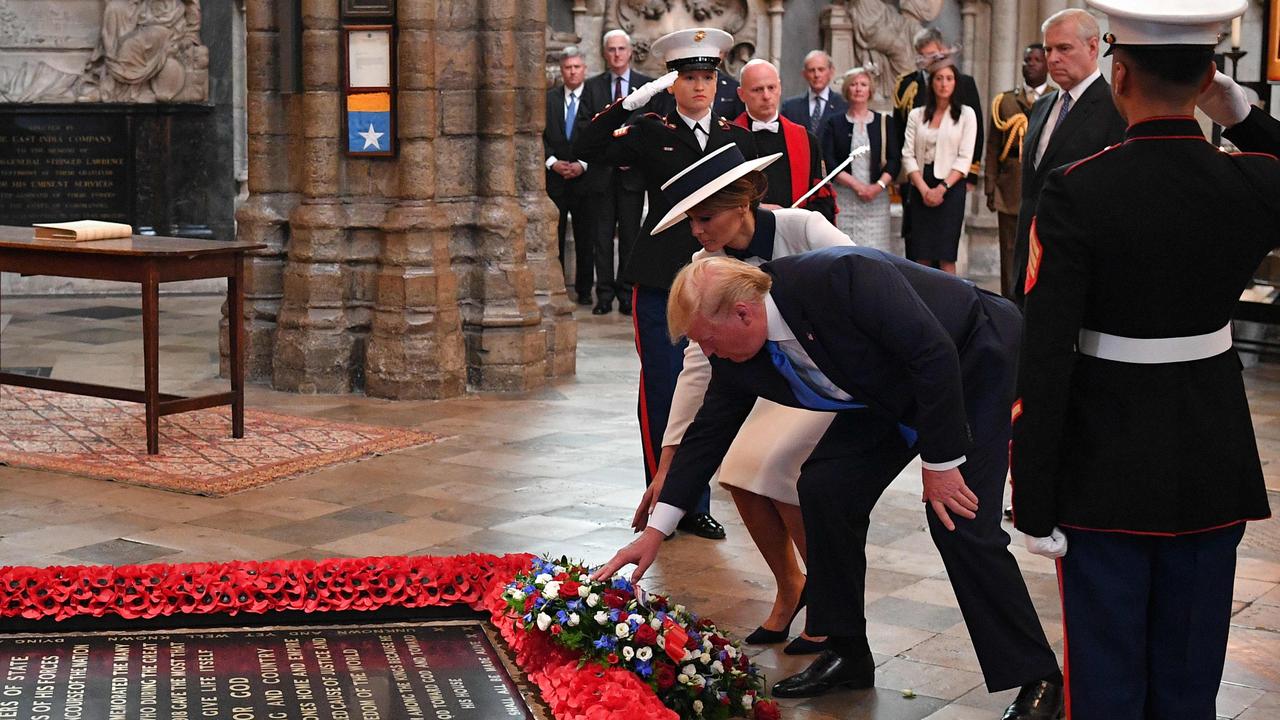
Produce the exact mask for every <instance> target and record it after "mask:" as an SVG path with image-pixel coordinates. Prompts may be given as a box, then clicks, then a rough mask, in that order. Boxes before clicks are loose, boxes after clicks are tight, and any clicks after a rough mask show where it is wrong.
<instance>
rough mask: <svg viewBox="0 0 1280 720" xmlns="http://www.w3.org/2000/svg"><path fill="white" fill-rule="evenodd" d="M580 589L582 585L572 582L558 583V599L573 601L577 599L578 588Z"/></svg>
mask: <svg viewBox="0 0 1280 720" xmlns="http://www.w3.org/2000/svg"><path fill="white" fill-rule="evenodd" d="M580 587H582V583H580V582H577V581H574V580H565V581H564V582H562V583H560V597H562V598H564V599H565V600H574V599H576V598H577V597H578V588H580Z"/></svg>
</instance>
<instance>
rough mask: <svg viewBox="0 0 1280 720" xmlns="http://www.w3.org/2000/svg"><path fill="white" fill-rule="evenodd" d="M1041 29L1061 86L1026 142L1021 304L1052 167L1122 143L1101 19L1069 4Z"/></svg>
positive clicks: (1018, 261)
mask: <svg viewBox="0 0 1280 720" xmlns="http://www.w3.org/2000/svg"><path fill="white" fill-rule="evenodd" d="M1041 30H1042V32H1043V33H1044V47H1045V59H1046V60H1047V61H1048V63H1049V76H1050V77H1051V78H1053V82H1055V83H1056V84H1057V85H1058V88H1059V90H1058V91H1057V92H1051V93H1049V94H1047V95H1045V96H1044V97H1042V98H1040V99H1039V100H1037V101H1036V104H1035V105H1034V106H1032V108H1031V115H1030V117H1029V118H1028V121H1027V134H1026V137H1025V138H1023V143H1022V145H1023V148H1024V152H1023V153H1022V205H1021V207H1020V208H1019V210H1018V234H1017V236H1016V237H1015V239H1014V246H1013V265H1014V267H1015V268H1016V269H1017V273H1018V274H1017V278H1016V280H1015V282H1014V283H1013V298H1014V302H1017V303H1018V304H1019V305H1021V304H1022V303H1023V301H1024V299H1025V298H1026V277H1027V262H1028V255H1029V251H1028V247H1029V243H1028V241H1029V239H1030V237H1031V219H1032V218H1033V217H1035V214H1036V204H1037V203H1038V202H1039V200H1040V190H1041V188H1043V187H1044V181H1045V179H1046V178H1048V177H1049V171H1050V170H1053V169H1054V168H1056V167H1059V166H1062V165H1067V164H1069V163H1073V162H1075V161H1077V160H1080V159H1082V158H1086V157H1089V156H1090V155H1092V154H1094V153H1096V152H1098V151H1099V150H1102V149H1103V148H1105V147H1107V146H1109V145H1114V144H1115V143H1118V142H1120V141H1121V140H1122V139H1124V131H1125V122H1124V119H1123V118H1121V117H1120V113H1118V112H1116V106H1115V103H1114V102H1113V101H1112V99H1111V86H1110V85H1109V84H1108V83H1107V81H1106V79H1104V78H1103V77H1102V74H1101V72H1099V70H1098V40H1099V29H1098V21H1097V20H1095V19H1094V17H1093V16H1092V15H1090V14H1089V13H1088V12H1087V11H1085V10H1080V9H1077V8H1070V9H1067V10H1063V11H1061V12H1058V13H1055V14H1053V15H1051V16H1050V17H1049V19H1048V20H1045V21H1044V25H1043V26H1041Z"/></svg>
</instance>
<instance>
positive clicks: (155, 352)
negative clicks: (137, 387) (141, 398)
mask: <svg viewBox="0 0 1280 720" xmlns="http://www.w3.org/2000/svg"><path fill="white" fill-rule="evenodd" d="M159 278H160V274H159V272H157V270H156V265H155V263H154V262H148V263H147V267H146V271H145V272H144V275H143V280H142V372H143V377H144V383H143V388H144V390H143V392H144V394H145V395H146V408H147V454H148V455H157V454H159V453H160V280H159Z"/></svg>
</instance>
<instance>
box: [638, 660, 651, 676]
mask: <svg viewBox="0 0 1280 720" xmlns="http://www.w3.org/2000/svg"><path fill="white" fill-rule="evenodd" d="M635 671H636V674H637V675H639V676H640V677H649V676H650V675H652V674H653V661H652V660H637V661H636V665H635Z"/></svg>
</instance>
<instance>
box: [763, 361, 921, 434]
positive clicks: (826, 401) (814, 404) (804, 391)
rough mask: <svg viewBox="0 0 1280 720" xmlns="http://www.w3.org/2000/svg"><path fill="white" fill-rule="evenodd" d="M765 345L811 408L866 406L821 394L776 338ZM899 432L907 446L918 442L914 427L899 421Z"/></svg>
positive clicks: (799, 397)
mask: <svg viewBox="0 0 1280 720" xmlns="http://www.w3.org/2000/svg"><path fill="white" fill-rule="evenodd" d="M764 345H765V347H766V348H768V350H769V359H770V360H772V361H773V366H774V367H775V368H777V370H778V374H780V375H782V377H783V378H785V379H786V381H787V384H788V385H790V386H791V393H792V394H793V395H795V396H796V400H797V401H799V403H800V404H801V405H803V406H804V407H806V408H808V409H810V410H822V411H826V412H838V411H840V410H858V409H861V408H865V407H866V405H863V404H862V403H856V402H852V401H849V400H833V399H831V398H829V397H826V396H825V395H821V394H819V393H818V392H817V391H815V390H814V389H813V388H811V387H809V384H808V383H806V382H805V381H804V379H803V378H801V377H800V374H799V373H797V372H796V369H795V367H794V366H792V364H791V358H789V357H787V354H786V353H785V352H783V350H782V347H781V346H779V345H778V343H777V341H775V340H766V341H765V344H764ZM898 433H899V434H901V435H902V439H903V440H904V441H906V443H907V447H912V446H914V445H915V444H916V437H917V433H916V431H915V430H914V429H912V428H909V427H907V426H906V425H903V424H902V423H898Z"/></svg>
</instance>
